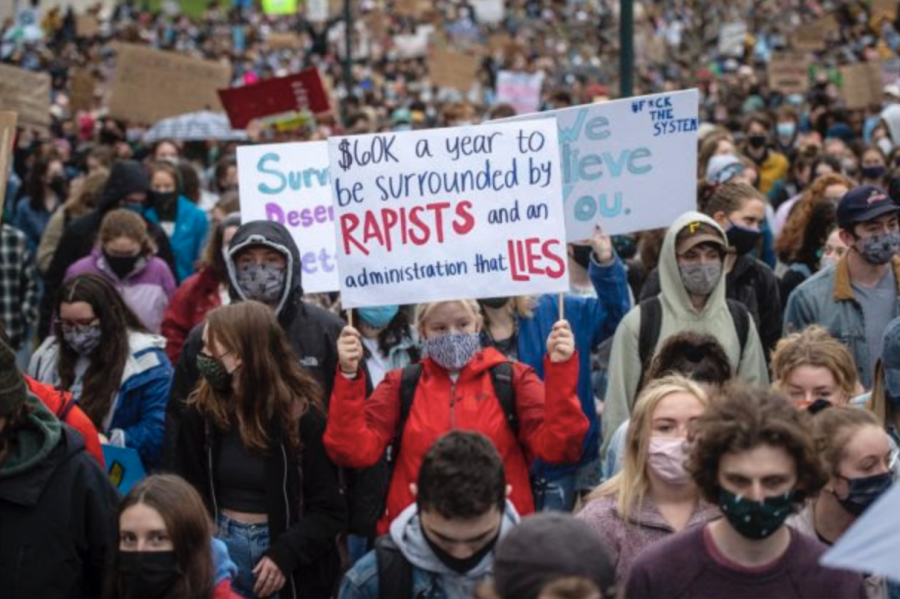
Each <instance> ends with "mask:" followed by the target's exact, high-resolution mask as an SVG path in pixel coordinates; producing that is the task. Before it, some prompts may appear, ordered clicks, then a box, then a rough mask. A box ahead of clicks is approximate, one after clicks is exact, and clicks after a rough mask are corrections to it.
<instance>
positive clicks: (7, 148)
mask: <svg viewBox="0 0 900 599" xmlns="http://www.w3.org/2000/svg"><path fill="white" fill-rule="evenodd" d="M16 120H17V119H16V113H15V112H0V221H2V220H3V203H4V201H5V200H6V181H7V179H8V178H9V166H10V164H11V163H12V153H13V143H14V142H15V140H16Z"/></svg>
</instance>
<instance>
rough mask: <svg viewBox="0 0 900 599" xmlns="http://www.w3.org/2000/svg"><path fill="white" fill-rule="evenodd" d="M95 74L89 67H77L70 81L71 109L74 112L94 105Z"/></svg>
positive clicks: (86, 109)
mask: <svg viewBox="0 0 900 599" xmlns="http://www.w3.org/2000/svg"><path fill="white" fill-rule="evenodd" d="M94 89H95V82H94V76H93V75H92V74H91V72H90V71H89V70H88V69H84V68H75V69H73V70H72V78H71V80H70V81H69V110H70V111H71V112H72V114H77V113H78V112H79V111H89V110H90V109H91V108H93V107H94Z"/></svg>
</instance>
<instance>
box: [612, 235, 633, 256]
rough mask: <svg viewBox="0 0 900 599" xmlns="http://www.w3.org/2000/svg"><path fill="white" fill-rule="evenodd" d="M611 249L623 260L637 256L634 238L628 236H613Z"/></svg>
mask: <svg viewBox="0 0 900 599" xmlns="http://www.w3.org/2000/svg"><path fill="white" fill-rule="evenodd" d="M612 244H613V248H614V249H615V250H616V253H617V254H618V255H619V257H621V258H622V259H623V260H630V259H631V258H634V257H635V256H636V255H637V242H636V241H635V240H634V237H629V236H628V235H614V236H613V238H612Z"/></svg>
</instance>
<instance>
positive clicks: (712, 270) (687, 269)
mask: <svg viewBox="0 0 900 599" xmlns="http://www.w3.org/2000/svg"><path fill="white" fill-rule="evenodd" d="M678 270H679V271H680V272H681V280H682V282H683V283H684V288H685V289H687V290H688V293H692V294H694V295H709V294H710V293H712V292H713V289H715V288H716V285H717V284H718V283H719V279H720V278H721V277H722V265H721V264H720V263H717V262H716V263H713V264H683V265H681V266H679V267H678Z"/></svg>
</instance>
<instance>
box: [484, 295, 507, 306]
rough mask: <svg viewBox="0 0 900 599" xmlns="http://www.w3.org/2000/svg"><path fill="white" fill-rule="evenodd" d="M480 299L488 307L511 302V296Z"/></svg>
mask: <svg viewBox="0 0 900 599" xmlns="http://www.w3.org/2000/svg"><path fill="white" fill-rule="evenodd" d="M478 301H479V302H481V303H482V304H483V305H485V306H487V307H488V308H502V307H503V306H505V305H506V304H507V303H509V298H508V297H486V298H484V299H480V300H478Z"/></svg>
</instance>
